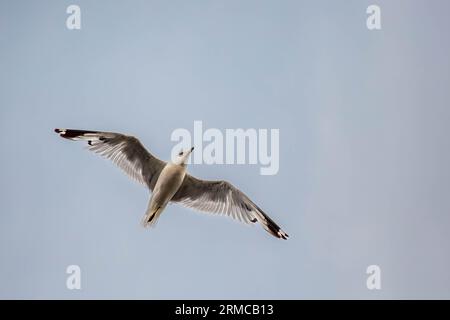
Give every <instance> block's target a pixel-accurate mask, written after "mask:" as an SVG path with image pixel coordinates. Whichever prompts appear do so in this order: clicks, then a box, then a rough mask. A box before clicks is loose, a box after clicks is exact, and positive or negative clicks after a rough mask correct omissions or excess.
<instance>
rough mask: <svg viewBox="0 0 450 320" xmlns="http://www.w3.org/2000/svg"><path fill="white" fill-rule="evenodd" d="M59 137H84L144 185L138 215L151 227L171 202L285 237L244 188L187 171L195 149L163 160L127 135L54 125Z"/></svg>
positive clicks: (285, 238)
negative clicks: (143, 206)
mask: <svg viewBox="0 0 450 320" xmlns="http://www.w3.org/2000/svg"><path fill="white" fill-rule="evenodd" d="M55 132H56V133H58V134H59V135H60V136H61V137H63V138H65V139H69V140H81V141H86V142H87V144H88V149H89V150H91V151H93V152H96V153H98V154H100V155H102V156H104V157H105V158H107V159H110V160H112V161H113V162H114V163H115V164H116V165H117V166H118V167H120V168H121V169H122V170H124V171H125V172H126V173H127V174H128V175H129V176H130V177H131V178H133V179H134V180H137V181H138V182H140V183H142V184H143V185H145V186H147V187H148V188H149V189H150V191H151V192H152V195H151V197H150V202H149V204H148V207H147V211H146V212H145V215H144V218H143V219H142V225H143V226H144V227H149V226H154V225H155V224H156V222H157V220H158V218H159V216H160V215H161V213H162V212H163V211H164V209H165V208H166V206H167V205H168V204H169V203H170V202H173V203H178V204H181V205H183V206H185V207H188V208H191V209H194V210H197V211H201V212H205V213H211V214H219V215H227V216H229V217H232V218H234V219H236V220H239V221H241V222H243V223H247V224H249V223H255V222H259V223H260V224H261V225H262V227H263V228H264V229H265V230H266V231H267V232H269V233H270V234H271V235H273V236H275V237H277V238H280V239H284V240H287V239H288V237H289V236H288V235H287V234H286V232H284V231H283V230H281V228H280V227H279V226H278V225H277V224H276V223H275V222H274V221H273V220H272V219H271V218H270V217H269V216H268V215H267V214H266V213H264V211H262V210H261V208H260V207H258V206H257V205H256V204H255V203H254V202H253V201H251V200H250V198H249V197H247V196H246V195H245V194H244V193H243V192H242V191H240V190H239V189H237V188H236V187H234V186H233V185H232V184H231V183H229V182H227V181H223V180H222V181H207V180H200V179H197V178H195V177H193V176H191V175H189V174H188V173H187V172H186V161H187V159H188V158H189V155H190V154H191V153H192V151H193V150H194V147H192V148H191V149H189V150H184V151H180V153H179V154H178V155H177V156H176V157H175V159H174V160H173V161H170V162H165V161H162V160H160V159H158V158H156V157H155V156H153V155H152V154H151V153H150V152H148V151H147V150H146V149H145V147H144V146H143V145H142V144H141V142H140V141H139V140H138V139H137V138H135V137H133V136H129V135H124V134H121V133H114V132H102V131H91V130H77V129H55Z"/></svg>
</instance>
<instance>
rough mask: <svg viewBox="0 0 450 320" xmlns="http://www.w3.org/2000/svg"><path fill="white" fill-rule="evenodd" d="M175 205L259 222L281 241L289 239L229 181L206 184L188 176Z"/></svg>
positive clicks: (178, 193) (243, 220)
mask: <svg viewBox="0 0 450 320" xmlns="http://www.w3.org/2000/svg"><path fill="white" fill-rule="evenodd" d="M172 201H174V202H177V203H180V204H182V205H184V206H186V207H189V208H193V209H196V210H199V211H203V212H207V213H212V214H225V215H227V216H230V217H232V218H234V219H237V220H239V221H242V222H244V223H250V222H256V221H259V222H260V223H261V224H262V226H263V227H264V229H265V230H266V231H268V232H269V233H270V234H272V235H273V236H275V237H277V238H282V239H285V240H286V239H287V238H288V237H289V236H288V235H287V234H286V232H284V231H283V230H281V228H280V227H279V226H278V225H277V224H276V223H275V222H274V221H273V220H272V219H270V218H269V216H268V215H267V214H266V213H264V212H263V211H262V210H261V208H259V207H258V206H257V205H256V204H255V203H253V201H251V200H250V199H249V198H248V197H247V196H246V195H245V194H244V193H243V192H242V191H240V190H239V189H237V188H236V187H234V186H233V185H231V184H230V183H228V182H226V181H206V180H200V179H197V178H194V177H193V176H191V175H188V174H186V176H185V178H184V181H183V183H182V185H181V187H180V189H178V191H177V193H176V194H175V195H174V196H173V198H172Z"/></svg>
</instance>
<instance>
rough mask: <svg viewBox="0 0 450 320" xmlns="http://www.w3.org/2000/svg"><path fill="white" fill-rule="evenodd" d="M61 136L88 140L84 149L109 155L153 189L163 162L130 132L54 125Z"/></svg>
mask: <svg viewBox="0 0 450 320" xmlns="http://www.w3.org/2000/svg"><path fill="white" fill-rule="evenodd" d="M55 132H57V133H59V134H60V136H61V137H63V138H66V139H70V140H84V141H87V142H88V149H89V150H91V151H93V152H96V153H98V154H100V155H101V156H103V157H105V158H108V159H110V160H111V161H112V162H114V163H115V164H116V165H117V166H118V167H120V168H121V169H122V170H124V171H125V173H127V174H128V175H129V176H130V177H131V178H133V179H134V180H136V181H138V182H140V183H142V184H144V185H147V186H148V187H149V188H150V190H153V188H154V186H155V184H156V181H157V180H158V177H159V174H160V173H161V170H162V169H163V168H164V166H165V165H166V163H165V162H164V161H162V160H160V159H158V158H156V157H155V156H153V155H152V154H151V153H150V152H148V151H147V150H146V149H145V147H144V146H143V145H142V144H141V142H140V141H139V140H138V139H136V138H135V137H133V136H127V135H124V134H120V133H115V132H100V131H88V130H75V129H55Z"/></svg>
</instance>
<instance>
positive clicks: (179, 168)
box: [142, 162, 186, 227]
mask: <svg viewBox="0 0 450 320" xmlns="http://www.w3.org/2000/svg"><path fill="white" fill-rule="evenodd" d="M185 175H186V167H185V166H184V165H179V164H174V163H171V162H169V163H167V164H166V166H165V167H164V169H162V171H161V173H160V175H159V177H158V180H157V181H156V185H155V188H154V189H153V193H152V196H151V197H150V203H149V205H148V209H147V212H146V213H145V216H144V219H143V220H142V224H143V225H144V227H147V226H151V225H155V224H156V222H157V220H158V218H159V216H160V215H161V213H162V211H163V210H164V209H165V208H166V206H167V204H168V203H169V201H170V200H171V199H172V197H173V196H174V195H175V193H176V192H177V191H178V189H179V188H180V186H181V184H182V183H183V180H184V177H185Z"/></svg>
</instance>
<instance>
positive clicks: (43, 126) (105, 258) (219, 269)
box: [0, 0, 450, 299]
mask: <svg viewBox="0 0 450 320" xmlns="http://www.w3.org/2000/svg"><path fill="white" fill-rule="evenodd" d="M376 3H377V4H378V5H380V7H381V10H382V30H381V31H369V30H367V28H366V16H367V15H366V8H367V6H368V5H370V4H373V2H372V1H356V0H354V1H264V0H263V1H261V0H258V1H256V0H254V1H253V0H246V1H237V0H236V1H234V0H232V1H194V0H190V1H184V0H183V1H181V0H179V1H81V0H79V1H5V0H1V1H0V46H1V50H0V90H1V94H0V148H1V150H2V158H1V164H2V165H1V166H0V176H1V179H0V191H1V192H0V199H1V201H0V298H62V299H78V298H88V299H89V298H143V299H166V298H192V299H196V298H210V299H216V298H236V299H240V298H267V299H273V298H287V299H294V298H295V299H298V298H331V299H334V298H369V299H378V298H450V289H449V288H450V274H449V272H448V270H449V269H450V248H449V246H450V245H449V243H450V234H449V232H448V230H449V226H450V216H449V211H450V197H449V190H450V188H449V187H450V180H449V178H450V170H449V168H448V166H449V163H450V153H449V142H448V136H449V127H448V123H449V120H450V119H449V118H450V111H449V100H450V91H449V90H448V87H449V80H450V59H449V57H450V40H449V39H450V38H449V37H448V35H447V33H448V30H450V22H449V20H448V12H449V11H450V4H449V2H448V1H444V0H442V1H438V0H436V1H406V0H405V1H400V0H396V1H377V2H376ZM70 4H78V5H79V6H80V7H81V12H82V13H81V14H82V29H81V30H80V31H70V30H67V29H66V26H65V20H66V17H67V14H66V12H65V11H66V8H67V6H68V5H70ZM194 120H202V121H203V125H204V127H205V128H219V129H222V130H224V129H226V128H239V127H241V128H268V129H270V128H278V129H280V170H279V173H278V174H277V175H275V176H261V175H260V174H259V167H258V166H255V165H215V166H214V165H191V166H190V167H189V170H190V172H191V173H192V174H193V175H195V176H198V177H200V178H207V179H226V180H229V181H231V182H233V183H234V184H235V185H236V186H238V187H239V188H241V189H242V190H243V191H244V192H246V193H247V194H248V195H249V196H250V197H251V198H252V199H253V200H254V201H255V202H256V203H257V204H258V205H260V206H261V207H262V208H263V209H264V210H265V211H266V212H268V213H269V214H270V215H271V216H272V217H273V219H274V220H275V221H277V222H278V223H279V224H280V225H281V226H283V227H284V229H285V230H286V231H287V232H288V233H289V234H290V236H291V239H290V240H288V241H280V240H277V239H275V238H272V237H270V236H269V235H268V234H267V233H266V232H264V231H263V230H262V229H261V228H260V227H258V226H255V227H250V226H245V225H240V224H238V223H236V222H234V221H232V220H231V219H226V218H221V217H211V216H207V215H203V214H197V213H194V212H191V211H190V210H187V209H185V208H182V207H179V206H177V205H171V206H169V207H168V208H167V209H166V211H165V212H164V214H163V215H162V217H161V219H160V221H159V223H158V226H157V228H156V229H152V230H146V229H143V228H142V227H141V226H140V225H139V222H140V219H141V217H142V215H143V214H144V212H145V209H146V206H147V202H148V198H149V194H148V192H147V190H146V189H145V188H143V187H142V186H140V185H139V184H137V183H135V182H133V181H131V180H129V179H128V177H127V176H126V175H125V174H123V173H122V172H121V171H120V170H119V169H117V168H115V167H114V165H113V164H112V163H110V162H108V161H107V160H104V159H101V158H100V157H98V156H96V155H94V154H91V153H89V152H88V151H86V150H84V149H83V147H82V146H81V145H80V144H77V143H72V142H70V141H64V140H62V139H60V138H58V136H57V135H55V134H54V133H53V132H52V129H53V128H55V127H69V128H83V129H97V130H108V131H117V132H124V133H130V134H134V135H136V136H137V137H139V138H140V139H141V141H142V142H143V143H144V144H145V145H146V146H147V148H148V149H149V150H151V151H152V152H153V153H154V154H155V155H157V156H159V157H160V158H162V159H168V158H169V157H170V152H171V148H172V146H173V145H174V144H175V143H174V142H171V141H170V135H171V133H172V131H173V130H174V129H176V128H187V129H190V130H192V128H193V122H194ZM71 264H77V265H79V266H80V267H81V270H82V289H81V290H79V291H76V290H75V291H70V290H68V289H67V288H66V278H67V274H66V273H65V271H66V267H67V266H68V265H71ZM371 264H377V265H379V266H380V267H381V270H382V289H381V290H379V291H370V290H368V289H367V288H366V277H367V275H366V273H365V271H366V268H367V266H368V265H371Z"/></svg>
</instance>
